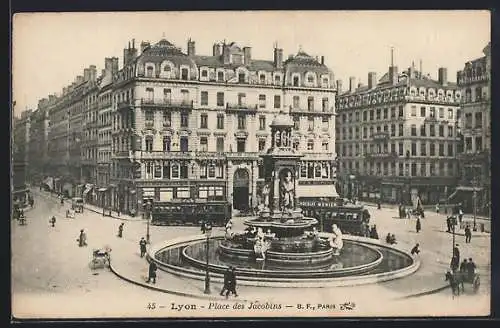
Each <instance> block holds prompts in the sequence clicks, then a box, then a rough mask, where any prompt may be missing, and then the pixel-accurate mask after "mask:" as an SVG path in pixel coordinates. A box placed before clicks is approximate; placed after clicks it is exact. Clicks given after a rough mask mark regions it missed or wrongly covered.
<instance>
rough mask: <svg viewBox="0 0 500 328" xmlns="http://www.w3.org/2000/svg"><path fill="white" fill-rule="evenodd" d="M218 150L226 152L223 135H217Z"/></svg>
mask: <svg viewBox="0 0 500 328" xmlns="http://www.w3.org/2000/svg"><path fill="white" fill-rule="evenodd" d="M216 150H217V152H219V153H222V152H224V138H223V137H217V141H216Z"/></svg>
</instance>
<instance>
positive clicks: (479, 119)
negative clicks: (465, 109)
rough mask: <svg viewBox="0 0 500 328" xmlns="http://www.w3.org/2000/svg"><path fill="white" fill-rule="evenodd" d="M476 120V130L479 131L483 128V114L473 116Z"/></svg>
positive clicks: (478, 113)
mask: <svg viewBox="0 0 500 328" xmlns="http://www.w3.org/2000/svg"><path fill="white" fill-rule="evenodd" d="M475 119H476V129H480V128H482V127H483V113H481V112H477V113H476V114H475Z"/></svg>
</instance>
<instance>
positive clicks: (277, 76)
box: [274, 75, 281, 85]
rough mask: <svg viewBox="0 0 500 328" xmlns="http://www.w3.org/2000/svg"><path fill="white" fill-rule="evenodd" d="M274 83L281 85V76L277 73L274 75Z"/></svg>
mask: <svg viewBox="0 0 500 328" xmlns="http://www.w3.org/2000/svg"><path fill="white" fill-rule="evenodd" d="M274 83H275V84H277V85H280V84H281V76H279V75H275V76H274Z"/></svg>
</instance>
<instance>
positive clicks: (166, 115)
mask: <svg viewBox="0 0 500 328" xmlns="http://www.w3.org/2000/svg"><path fill="white" fill-rule="evenodd" d="M163 126H164V127H167V128H169V127H171V126H172V116H171V114H170V112H169V111H166V110H164V111H163Z"/></svg>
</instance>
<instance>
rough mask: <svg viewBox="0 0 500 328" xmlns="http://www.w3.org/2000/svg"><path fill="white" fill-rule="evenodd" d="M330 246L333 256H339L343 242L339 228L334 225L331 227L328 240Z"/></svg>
mask: <svg viewBox="0 0 500 328" xmlns="http://www.w3.org/2000/svg"><path fill="white" fill-rule="evenodd" d="M329 243H330V246H331V247H332V248H333V252H334V254H335V255H340V250H341V249H342V247H344V241H343V240H342V231H340V228H339V227H338V226H337V225H336V224H334V225H332V234H331V236H330V238H329Z"/></svg>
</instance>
